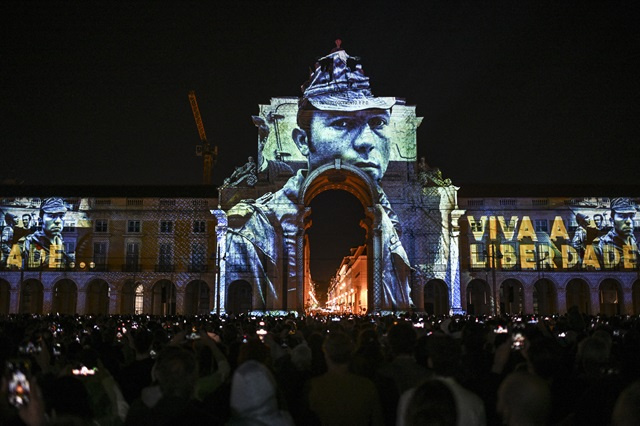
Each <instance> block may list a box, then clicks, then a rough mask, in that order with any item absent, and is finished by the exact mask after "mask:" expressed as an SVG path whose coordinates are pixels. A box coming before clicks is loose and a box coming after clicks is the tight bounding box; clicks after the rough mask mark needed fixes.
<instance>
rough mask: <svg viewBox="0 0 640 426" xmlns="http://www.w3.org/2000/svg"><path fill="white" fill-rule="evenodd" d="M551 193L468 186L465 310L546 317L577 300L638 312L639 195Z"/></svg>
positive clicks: (463, 225)
mask: <svg viewBox="0 0 640 426" xmlns="http://www.w3.org/2000/svg"><path fill="white" fill-rule="evenodd" d="M527 191H528V189H527V188H526V187H524V188H518V189H515V188H514V189H512V193H515V192H517V193H519V194H522V195H526V194H527ZM552 191H554V192H557V190H554V188H547V190H546V192H547V195H545V193H544V191H542V192H541V191H539V190H535V191H534V190H531V191H530V193H531V194H533V196H528V197H527V196H522V195H520V196H518V197H514V196H508V194H507V193H505V191H503V193H502V194H500V195H499V196H490V197H481V196H479V195H480V193H481V191H478V192H477V193H476V194H470V196H468V197H467V196H466V193H469V192H473V191H467V192H466V193H465V197H461V198H460V205H461V207H462V208H464V209H465V213H464V214H463V216H462V218H461V220H460V234H461V236H460V253H461V256H460V262H461V270H462V271H463V273H462V275H461V276H462V278H461V293H462V299H463V302H462V303H463V306H464V307H465V310H466V311H467V312H469V313H475V314H483V313H491V312H493V310H494V309H495V310H496V311H497V312H501V313H518V312H525V313H538V314H543V315H546V314H551V313H556V312H560V313H563V312H567V311H568V310H569V309H570V308H571V307H572V306H575V307H576V308H577V309H578V310H579V311H580V312H583V313H587V314H606V315H613V314H638V313H640V269H639V268H638V246H637V238H638V237H639V236H640V234H639V232H638V231H640V228H639V227H640V215H637V214H636V213H637V206H638V198H633V197H631V198H629V197H628V195H629V194H624V193H622V194H620V195H626V197H624V196H623V197H618V196H616V197H609V196H606V197H605V196H600V197H598V196H595V197H593V196H590V197H585V196H579V197H578V196H576V197H571V196H564V197H559V196H549V195H548V194H549V193H550V192H552ZM596 191H598V190H597V189H594V188H587V189H586V190H584V189H579V188H575V187H574V188H569V189H567V190H566V192H565V193H569V194H570V193H571V192H573V193H579V194H581V195H584V194H585V193H587V194H588V193H589V192H596ZM614 191H615V192H617V193H619V192H620V188H618V189H614ZM593 195H597V194H593ZM616 195H617V194H616ZM636 195H637V194H636ZM494 301H495V302H494Z"/></svg>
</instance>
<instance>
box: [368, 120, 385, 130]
mask: <svg viewBox="0 0 640 426" xmlns="http://www.w3.org/2000/svg"><path fill="white" fill-rule="evenodd" d="M386 125H387V120H385V119H384V118H382V117H374V118H372V119H371V120H369V127H371V128H372V129H379V128H382V127H384V126H386Z"/></svg>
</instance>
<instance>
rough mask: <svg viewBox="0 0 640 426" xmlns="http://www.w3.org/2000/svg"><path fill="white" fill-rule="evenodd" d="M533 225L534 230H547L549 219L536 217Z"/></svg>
mask: <svg viewBox="0 0 640 426" xmlns="http://www.w3.org/2000/svg"><path fill="white" fill-rule="evenodd" d="M533 226H534V227H535V229H536V232H546V233H548V232H549V221H547V219H536V220H535V222H534V224H533Z"/></svg>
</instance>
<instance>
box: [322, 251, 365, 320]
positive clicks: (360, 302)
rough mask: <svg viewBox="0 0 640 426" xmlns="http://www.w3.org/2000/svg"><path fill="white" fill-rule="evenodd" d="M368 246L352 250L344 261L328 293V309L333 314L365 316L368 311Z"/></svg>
mask: <svg viewBox="0 0 640 426" xmlns="http://www.w3.org/2000/svg"><path fill="white" fill-rule="evenodd" d="M365 250H366V246H359V247H356V248H354V249H352V251H353V253H352V254H351V255H350V256H346V257H345V258H344V259H342V262H341V263H340V266H339V267H338V270H337V272H336V275H335V276H334V277H333V278H332V280H331V283H330V285H329V291H328V292H327V309H329V310H331V311H333V312H339V313H350V314H363V313H366V311H367V255H366V252H365Z"/></svg>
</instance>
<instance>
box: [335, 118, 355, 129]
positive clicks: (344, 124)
mask: <svg viewBox="0 0 640 426" xmlns="http://www.w3.org/2000/svg"><path fill="white" fill-rule="evenodd" d="M331 127H335V128H338V129H348V128H350V127H351V121H350V120H347V119H346V118H340V119H338V120H334V121H332V122H331Z"/></svg>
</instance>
